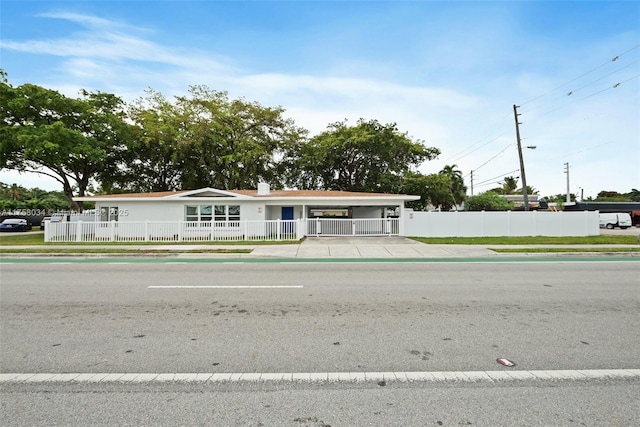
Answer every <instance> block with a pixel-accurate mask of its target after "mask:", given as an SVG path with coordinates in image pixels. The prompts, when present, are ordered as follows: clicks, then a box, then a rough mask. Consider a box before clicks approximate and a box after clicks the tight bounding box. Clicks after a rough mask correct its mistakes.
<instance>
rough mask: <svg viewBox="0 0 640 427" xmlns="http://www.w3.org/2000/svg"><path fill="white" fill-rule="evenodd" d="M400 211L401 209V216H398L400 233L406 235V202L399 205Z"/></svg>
mask: <svg viewBox="0 0 640 427" xmlns="http://www.w3.org/2000/svg"><path fill="white" fill-rule="evenodd" d="M399 208H400V209H399V211H400V216H399V217H398V235H399V236H404V230H405V227H404V226H405V224H404V222H405V221H406V219H405V210H404V202H403V203H402V204H401V205H400V206H399Z"/></svg>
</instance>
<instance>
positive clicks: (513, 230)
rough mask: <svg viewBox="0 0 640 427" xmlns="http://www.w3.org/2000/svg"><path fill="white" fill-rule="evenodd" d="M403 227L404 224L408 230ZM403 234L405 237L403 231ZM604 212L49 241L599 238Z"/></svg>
mask: <svg viewBox="0 0 640 427" xmlns="http://www.w3.org/2000/svg"><path fill="white" fill-rule="evenodd" d="M400 221H403V222H402V224H401V223H400ZM401 225H404V229H402V227H401ZM401 230H402V233H401ZM598 234H600V229H599V217H598V212H597V211H596V212H587V211H582V212H539V211H532V212H413V211H408V212H406V215H405V217H404V218H403V219H398V218H373V219H325V218H317V219H308V220H306V221H304V220H287V221H282V220H273V221H235V222H234V221H225V222H187V221H172V222H159V221H141V222H116V221H112V222H83V221H77V222H50V223H48V224H47V226H46V227H45V242H205V241H252V240H254V241H255V240H272V241H280V240H300V239H302V238H303V237H304V236H400V235H404V236H414V237H481V236H596V235H598Z"/></svg>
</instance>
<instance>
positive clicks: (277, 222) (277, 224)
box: [276, 218, 282, 240]
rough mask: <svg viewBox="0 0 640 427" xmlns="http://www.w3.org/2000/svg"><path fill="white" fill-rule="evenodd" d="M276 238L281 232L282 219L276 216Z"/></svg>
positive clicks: (278, 237)
mask: <svg viewBox="0 0 640 427" xmlns="http://www.w3.org/2000/svg"><path fill="white" fill-rule="evenodd" d="M276 227H277V228H276V240H280V233H281V232H282V220H281V219H280V218H278V219H277V220H276Z"/></svg>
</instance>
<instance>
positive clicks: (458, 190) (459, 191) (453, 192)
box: [439, 165, 467, 211]
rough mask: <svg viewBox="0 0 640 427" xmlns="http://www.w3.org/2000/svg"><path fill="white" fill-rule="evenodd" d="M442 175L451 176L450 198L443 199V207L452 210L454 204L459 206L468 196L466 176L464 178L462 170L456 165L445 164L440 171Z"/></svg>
mask: <svg viewBox="0 0 640 427" xmlns="http://www.w3.org/2000/svg"><path fill="white" fill-rule="evenodd" d="M439 174H440V175H444V176H446V177H448V178H449V181H450V185H449V188H448V190H449V196H450V197H449V198H446V199H443V200H442V201H441V203H440V204H441V205H442V209H444V210H447V211H448V210H451V208H452V207H453V206H456V210H457V206H458V205H460V204H462V202H464V200H465V199H466V198H467V187H466V186H465V185H464V178H462V172H460V170H459V169H457V166H456V165H453V166H449V165H447V166H445V167H444V168H442V170H441V171H440V172H439Z"/></svg>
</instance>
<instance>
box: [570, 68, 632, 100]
mask: <svg viewBox="0 0 640 427" xmlns="http://www.w3.org/2000/svg"><path fill="white" fill-rule="evenodd" d="M638 77H640V74H636V75H635V76H633V77H631V78H628V79H627V80H624V81H621V82H618V83H616V84H614V85H613V86H610V87H607V88H605V89H602V90H599V91H598V92H595V93H592V94H591V95H587V96H585V97H584V98H580V99H581V100H582V99H587V98H591V97H592V96H595V95H597V94H599V93H602V92H605V91H607V90H610V89H616V88H617V87H619V86H620V85H622V84H624V83H626V82H628V81H630V80H633V79H637V78H638Z"/></svg>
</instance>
